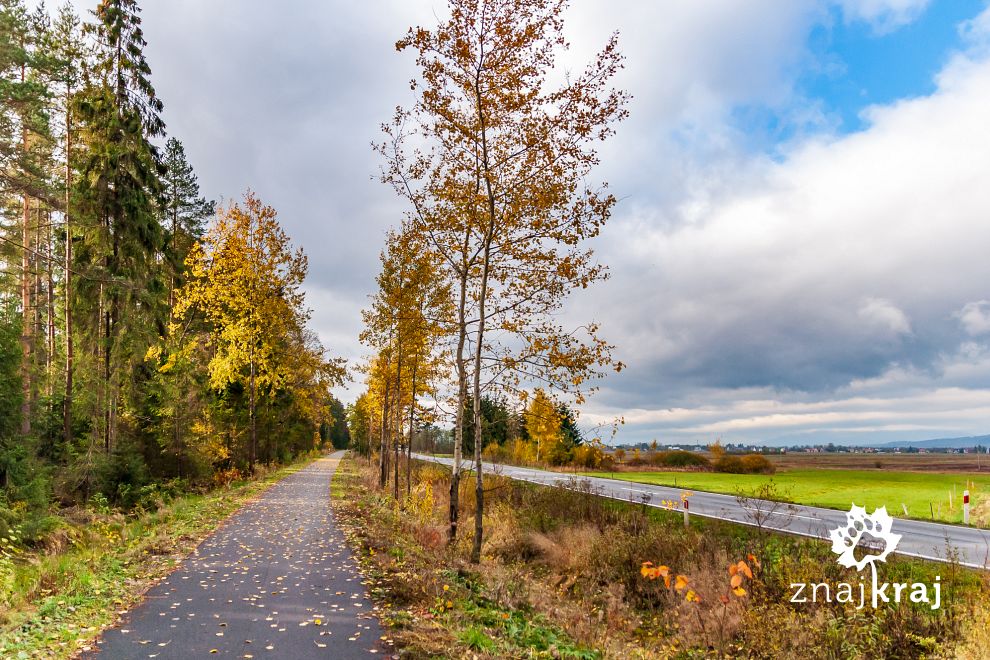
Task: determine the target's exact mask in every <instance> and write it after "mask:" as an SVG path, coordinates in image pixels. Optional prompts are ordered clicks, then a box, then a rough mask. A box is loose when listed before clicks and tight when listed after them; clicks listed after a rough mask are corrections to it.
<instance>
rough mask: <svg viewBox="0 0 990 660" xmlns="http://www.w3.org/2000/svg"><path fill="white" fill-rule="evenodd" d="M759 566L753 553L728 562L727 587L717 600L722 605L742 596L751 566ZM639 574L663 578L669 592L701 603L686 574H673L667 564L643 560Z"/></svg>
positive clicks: (652, 578)
mask: <svg viewBox="0 0 990 660" xmlns="http://www.w3.org/2000/svg"><path fill="white" fill-rule="evenodd" d="M751 565H752V566H755V567H756V568H757V569H759V568H760V562H759V560H758V559H757V558H756V557H755V556H753V555H746V561H744V560H739V561H737V562H734V563H732V564H729V567H728V571H729V588H728V589H727V590H726V591H725V593H722V594H720V595H719V597H718V600H719V601H720V602H721V603H722V605H723V607H724V606H728V604H729V603H730V602H732V598H731V596H735V597H736V598H743V597H744V596H746V594H747V593H748V592H747V591H746V589H745V587H744V585H745V584H746V581H747V580H752V579H753V568H752V567H751ZM639 573H640V575H642V576H643V577H644V578H646V579H647V580H657V579H660V578H663V582H664V586H665V587H666V588H667V589H668V590H670V591H671V592H674V593H677V594H678V595H683V597H684V600H685V601H687V602H688V603H701V602H702V597H701V595H700V594H699V593H698V592H697V590H696V587H694V585H693V584H692V582H691V578H689V577H688V576H686V575H680V574H675V573H673V572H672V571H671V570H670V567H669V566H662V565H661V566H655V565H654V564H653V562H650V561H645V562H643V564H642V566H640V569H639Z"/></svg>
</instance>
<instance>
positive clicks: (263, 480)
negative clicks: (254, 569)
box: [0, 456, 315, 659]
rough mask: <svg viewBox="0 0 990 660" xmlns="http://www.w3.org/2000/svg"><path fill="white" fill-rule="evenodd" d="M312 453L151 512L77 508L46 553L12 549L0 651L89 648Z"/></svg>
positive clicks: (1, 571)
mask: <svg viewBox="0 0 990 660" xmlns="http://www.w3.org/2000/svg"><path fill="white" fill-rule="evenodd" d="M314 458H315V456H309V457H306V458H304V459H300V460H299V461H297V462H295V463H293V464H292V465H289V466H285V467H282V468H280V469H277V470H274V471H272V472H270V473H268V474H265V475H262V476H259V477H257V478H256V479H254V480H249V481H242V482H235V483H233V484H231V485H230V486H228V487H225V488H221V489H218V490H214V491H211V492H209V493H206V494H191V495H187V496H183V497H179V498H176V499H174V500H173V501H171V502H169V503H167V504H164V505H163V506H161V507H160V508H159V509H158V510H157V511H154V512H148V513H141V514H138V515H130V516H124V515H122V514H120V513H117V512H114V511H112V510H108V509H103V510H90V509H87V510H77V511H74V512H71V515H68V516H67V517H66V518H65V519H64V522H63V524H62V526H61V527H60V528H59V529H58V530H56V532H55V533H53V534H52V538H51V539H50V541H49V549H48V550H47V551H34V552H31V551H27V550H23V549H22V550H13V549H12V550H10V551H9V553H10V556H9V557H8V559H7V561H5V562H4V564H3V565H0V577H2V579H3V580H4V581H5V583H6V584H5V585H4V586H5V593H8V594H10V596H9V597H8V598H7V599H6V600H7V603H6V605H5V606H0V626H2V627H0V657H2V658H18V659H20V658H66V657H72V656H73V655H76V654H78V653H79V652H80V651H83V650H87V649H88V648H89V645H90V643H91V642H92V640H93V639H95V638H96V636H97V635H98V634H99V633H100V631H101V630H103V628H105V627H107V626H109V625H111V624H112V623H114V622H115V621H116V620H117V619H118V618H119V617H120V616H121V615H122V614H125V613H126V611H127V610H128V609H129V608H130V607H131V606H133V605H134V604H136V603H137V602H138V601H140V600H141V596H142V595H143V594H144V592H145V591H147V589H148V588H149V587H151V586H152V585H153V584H154V583H156V582H157V581H159V580H160V579H161V578H163V577H164V576H165V575H167V574H168V573H170V572H171V571H172V570H173V569H174V568H175V567H176V566H177V565H178V563H179V562H180V561H181V560H182V559H183V558H184V557H185V556H186V555H187V554H188V553H189V552H191V551H192V550H193V549H195V548H196V546H197V545H199V543H200V542H201V541H202V540H203V539H204V538H205V537H206V536H207V535H208V534H209V533H210V532H212V531H213V530H214V529H216V527H217V526H218V525H219V524H220V523H221V522H222V521H223V520H224V519H226V518H227V517H228V516H229V515H230V514H232V513H233V512H234V511H236V510H237V509H238V508H240V507H241V506H242V505H244V504H245V503H246V502H248V501H249V500H251V499H252V498H254V497H256V496H258V495H259V494H261V493H262V492H263V491H265V490H266V489H267V488H268V487H269V486H271V485H272V484H274V483H275V482H277V481H279V480H280V479H282V478H284V477H285V476H287V475H289V474H291V473H293V472H296V471H298V470H300V469H301V468H303V467H305V466H306V465H307V464H309V463H310V462H312V460H314ZM0 605H2V604H0Z"/></svg>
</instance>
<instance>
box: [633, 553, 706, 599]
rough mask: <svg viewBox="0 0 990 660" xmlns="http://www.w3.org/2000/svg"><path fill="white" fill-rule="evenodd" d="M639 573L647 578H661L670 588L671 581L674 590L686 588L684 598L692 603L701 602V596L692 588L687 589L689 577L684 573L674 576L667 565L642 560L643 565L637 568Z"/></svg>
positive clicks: (689, 581) (679, 590) (680, 590)
mask: <svg viewBox="0 0 990 660" xmlns="http://www.w3.org/2000/svg"><path fill="white" fill-rule="evenodd" d="M639 574H640V575H642V576H643V577H645V578H646V579H647V580H656V579H659V578H663V583H664V586H665V587H666V588H667V589H670V588H671V583H673V585H674V586H673V588H674V591H676V592H678V593H680V592H682V591H685V590H687V593H685V595H684V598H685V600H687V601H688V602H693V603H698V602H701V596H699V595H698V594H697V592H695V591H694V590H693V589H688V585H689V584H690V583H691V580H690V578H688V576H686V575H676V576H675V575H674V574H673V573H671V571H670V567H669V566H654V565H653V562H651V561H644V562H643V565H642V566H641V567H640V569H639Z"/></svg>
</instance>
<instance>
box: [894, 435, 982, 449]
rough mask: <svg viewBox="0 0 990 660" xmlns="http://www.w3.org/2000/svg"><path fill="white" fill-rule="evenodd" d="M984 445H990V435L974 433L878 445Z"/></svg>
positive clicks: (928, 447) (956, 446)
mask: <svg viewBox="0 0 990 660" xmlns="http://www.w3.org/2000/svg"><path fill="white" fill-rule="evenodd" d="M979 445H983V446H984V447H990V435H974V436H971V437H968V438H935V439H934V440H906V441H905V440H898V441H896V442H885V443H883V444H880V445H877V446H878V447H891V448H896V447H904V448H907V447H916V448H918V449H923V448H927V449H963V448H965V447H977V446H979Z"/></svg>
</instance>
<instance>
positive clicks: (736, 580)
mask: <svg viewBox="0 0 990 660" xmlns="http://www.w3.org/2000/svg"><path fill="white" fill-rule="evenodd" d="M729 584H730V585H732V588H733V589H735V588H736V587H738V586H739V585H741V584H742V576H741V575H739V574H738V573H736V574H735V575H733V576H732V579H731V580H730V581H729Z"/></svg>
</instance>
